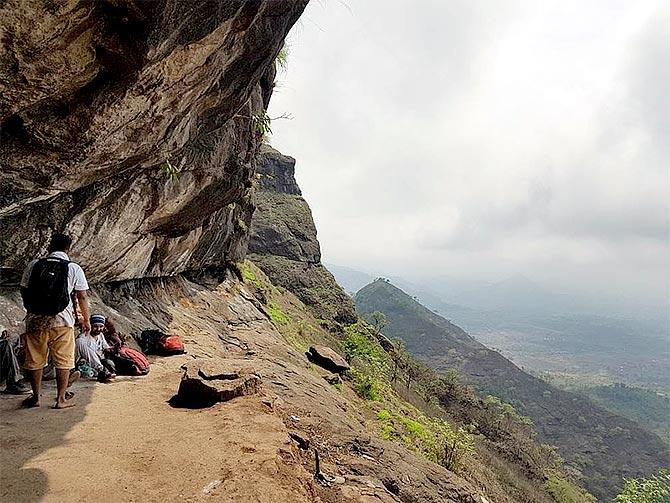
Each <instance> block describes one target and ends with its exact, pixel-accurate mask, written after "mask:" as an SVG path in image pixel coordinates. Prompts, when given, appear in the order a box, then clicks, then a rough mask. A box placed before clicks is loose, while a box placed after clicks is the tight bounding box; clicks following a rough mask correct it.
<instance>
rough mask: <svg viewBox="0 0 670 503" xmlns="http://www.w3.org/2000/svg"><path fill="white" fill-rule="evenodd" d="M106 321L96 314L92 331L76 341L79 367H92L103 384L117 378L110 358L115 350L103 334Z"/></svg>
mask: <svg viewBox="0 0 670 503" xmlns="http://www.w3.org/2000/svg"><path fill="white" fill-rule="evenodd" d="M105 321H106V320H105V317H104V316H102V315H101V314H94V315H93V316H91V331H90V332H89V333H82V334H81V335H80V336H79V337H77V340H76V341H75V349H76V351H75V353H76V355H75V361H76V362H77V367H80V366H81V367H82V368H84V367H86V366H87V367H90V368H91V369H92V370H93V372H94V373H95V374H96V375H97V376H98V381H101V382H108V381H109V380H111V379H114V378H115V377H116V367H115V365H114V362H113V361H112V360H111V359H110V358H108V355H109V354H110V353H111V352H113V349H112V347H111V346H110V345H109V344H108V343H107V340H106V339H105V336H104V334H103V330H104V329H105Z"/></svg>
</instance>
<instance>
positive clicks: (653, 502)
mask: <svg viewBox="0 0 670 503" xmlns="http://www.w3.org/2000/svg"><path fill="white" fill-rule="evenodd" d="M616 502H617V503H668V502H670V474H668V471H667V470H663V469H661V470H659V471H658V473H656V474H654V475H651V476H650V477H648V478H639V479H626V484H625V485H624V488H623V491H622V492H621V494H619V495H618V496H617V497H616Z"/></svg>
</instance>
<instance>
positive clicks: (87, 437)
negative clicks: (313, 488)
mask: <svg viewBox="0 0 670 503" xmlns="http://www.w3.org/2000/svg"><path fill="white" fill-rule="evenodd" d="M188 359H189V356H179V357H172V358H166V359H159V360H158V361H157V362H155V363H154V364H153V365H152V370H151V373H150V374H149V375H148V376H146V377H143V378H121V379H120V380H119V381H118V382H116V383H113V384H108V385H102V384H96V383H94V382H83V383H81V384H80V383H77V385H75V387H76V391H77V396H76V398H77V407H75V408H73V409H69V410H64V411H54V410H51V409H50V408H49V403H47V401H46V398H50V396H51V395H53V394H54V391H53V389H52V386H49V387H48V388H47V389H45V392H44V397H45V401H44V403H43V404H42V407H41V408H40V409H31V410H17V406H18V404H19V402H20V398H16V397H9V396H6V395H2V397H1V398H0V411H1V412H0V413H1V415H2V419H1V421H2V423H1V424H2V435H1V438H0V447H1V454H0V501H2V502H3V503H4V502H7V503H10V502H11V503H22V502H34V501H44V502H52V501H53V502H79V501H82V502H83V501H88V502H125V501H128V502H131V501H152V502H153V501H155V502H159V501H160V502H165V501H187V502H197V501H231V502H232V501H235V502H240V501H249V502H273V503H277V502H284V501H285V502H289V501H290V502H300V501H313V500H314V498H313V497H312V496H311V495H310V493H309V492H310V489H309V487H308V485H307V484H303V482H304V481H306V480H308V479H309V478H310V476H309V474H307V473H306V472H305V470H304V469H303V468H302V466H301V465H300V464H299V463H298V462H297V460H296V458H295V454H294V450H293V449H294V448H293V447H292V446H291V444H290V441H289V437H288V434H287V431H286V428H285V426H284V424H283V422H282V421H281V419H280V418H279V417H277V415H275V413H274V412H273V411H272V410H271V409H270V408H269V407H267V406H266V405H264V404H262V403H261V399H262V398H261V397H260V396H253V397H243V398H240V399H237V400H234V401H232V402H229V403H227V404H223V405H222V406H220V407H215V408H212V409H203V410H185V409H175V408H172V407H171V406H170V405H169V404H168V403H167V401H168V400H169V398H170V397H171V396H172V395H173V394H174V392H175V390H176V389H177V386H178V382H179V372H178V369H179V366H180V364H181V363H183V361H186V360H188ZM219 481H220V482H219ZM208 486H209V489H210V490H208V491H207V492H205V491H206V488H208Z"/></svg>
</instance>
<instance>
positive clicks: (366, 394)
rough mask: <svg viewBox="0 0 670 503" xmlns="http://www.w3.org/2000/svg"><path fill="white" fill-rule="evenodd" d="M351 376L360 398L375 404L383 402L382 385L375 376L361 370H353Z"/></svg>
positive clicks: (350, 372)
mask: <svg viewBox="0 0 670 503" xmlns="http://www.w3.org/2000/svg"><path fill="white" fill-rule="evenodd" d="M349 375H351V377H353V380H354V386H353V388H354V391H355V392H356V394H357V395H358V396H360V397H361V398H365V399H366V400H372V401H375V402H376V401H379V400H381V398H382V391H381V390H382V383H381V381H380V380H379V379H378V378H377V377H376V376H375V375H373V374H371V373H370V372H368V371H366V370H361V369H351V370H350V371H349Z"/></svg>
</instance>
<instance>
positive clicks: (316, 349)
mask: <svg viewBox="0 0 670 503" xmlns="http://www.w3.org/2000/svg"><path fill="white" fill-rule="evenodd" d="M306 355H307V358H309V361H311V362H313V363H315V364H316V365H318V366H319V367H323V368H324V369H326V370H330V371H331V372H335V373H341V372H346V371H347V370H349V369H350V368H351V367H350V366H349V364H348V363H347V361H346V360H345V359H344V358H342V357H341V356H340V355H339V354H337V352H336V351H335V350H334V349H332V348H329V347H328V346H310V348H309V351H307V353H306Z"/></svg>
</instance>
